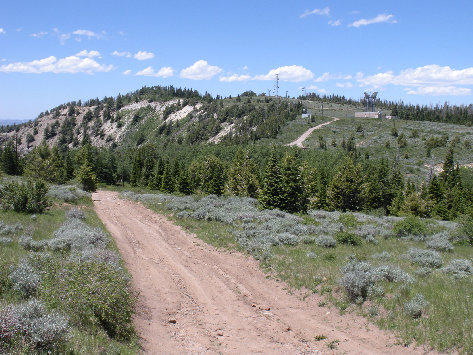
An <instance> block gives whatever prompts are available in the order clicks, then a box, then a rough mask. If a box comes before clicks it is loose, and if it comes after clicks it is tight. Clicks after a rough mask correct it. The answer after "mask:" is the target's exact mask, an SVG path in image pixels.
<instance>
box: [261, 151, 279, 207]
mask: <svg viewBox="0 0 473 355" xmlns="http://www.w3.org/2000/svg"><path fill="white" fill-rule="evenodd" d="M281 190H282V174H281V168H280V166H279V158H278V157H277V156H276V155H275V154H274V153H273V154H272V155H271V157H270V158H269V160H268V163H267V164H266V167H265V170H264V175H263V184H262V188H261V193H260V196H259V201H260V202H261V205H262V206H263V208H268V209H273V208H279V206H281Z"/></svg>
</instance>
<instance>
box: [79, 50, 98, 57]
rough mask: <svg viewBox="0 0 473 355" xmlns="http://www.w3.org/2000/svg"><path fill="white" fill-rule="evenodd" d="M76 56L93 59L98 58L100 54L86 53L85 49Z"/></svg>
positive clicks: (95, 52) (94, 52) (96, 52)
mask: <svg viewBox="0 0 473 355" xmlns="http://www.w3.org/2000/svg"><path fill="white" fill-rule="evenodd" d="M76 56H77V57H87V58H94V57H99V58H100V53H99V52H98V51H87V50H86V49H84V50H83V51H80V52H79V53H77V54H76Z"/></svg>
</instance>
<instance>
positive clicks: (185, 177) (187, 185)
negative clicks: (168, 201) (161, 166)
mask: <svg viewBox="0 0 473 355" xmlns="http://www.w3.org/2000/svg"><path fill="white" fill-rule="evenodd" d="M177 190H178V191H179V192H180V193H182V194H184V195H190V194H191V193H192V184H191V181H190V176H189V171H188V170H187V169H185V168H181V173H180V175H179V178H178V180H177Z"/></svg>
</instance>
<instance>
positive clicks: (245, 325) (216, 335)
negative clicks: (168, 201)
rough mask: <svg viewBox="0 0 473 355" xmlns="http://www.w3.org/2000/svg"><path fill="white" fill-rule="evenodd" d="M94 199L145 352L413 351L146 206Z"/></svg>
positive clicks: (105, 195) (113, 197)
mask: <svg viewBox="0 0 473 355" xmlns="http://www.w3.org/2000/svg"><path fill="white" fill-rule="evenodd" d="M93 200H94V206H95V209H96V211H97V214H98V215H99V217H100V218H101V220H102V221H103V223H104V224H105V226H106V227H107V229H108V230H109V231H110V233H111V234H112V235H113V237H114V238H115V240H116V242H117V245H118V248H119V250H120V253H121V254H122V256H123V259H124V260H125V263H126V266H127V268H128V270H129V272H130V274H131V275H132V278H133V287H134V288H135V290H136V291H137V293H138V294H139V297H138V305H137V313H136V316H135V324H136V327H137V330H138V332H139V334H140V337H141V338H142V345H143V350H144V352H146V353H149V354H218V353H224V354H255V353H264V354H313V353H353V354H402V353H406V354H407V353H409V354H412V353H416V352H417V351H416V350H415V349H412V348H404V347H400V346H396V345H393V343H394V342H395V339H394V338H393V337H391V336H390V335H388V334H387V333H385V332H383V331H380V330H379V329H377V328H376V327H374V326H372V325H370V324H368V322H367V321H366V320H365V319H363V318H359V317H357V316H354V315H350V314H349V315H344V316H340V315H339V313H338V311H337V310H336V309H330V308H328V307H319V306H318V303H319V302H320V300H321V299H320V298H318V296H317V295H311V296H309V297H307V298H306V299H305V300H303V299H302V297H300V295H298V294H297V293H296V294H290V293H289V292H288V291H287V289H286V286H285V284H284V283H281V282H277V281H275V280H272V279H268V278H267V276H266V275H265V274H264V273H263V272H262V271H261V269H260V268H259V265H258V263H257V261H255V260H254V259H252V258H251V257H249V256H246V255H243V254H241V253H238V252H233V253H231V252H227V251H221V250H217V249H215V248H214V247H212V246H209V245H207V244H206V243H204V242H202V241H201V240H200V239H198V238H196V237H195V236H194V235H191V234H188V233H186V232H184V231H183V230H182V229H181V228H180V227H177V226H175V225H174V224H172V223H171V222H170V221H169V220H168V219H166V218H165V217H164V216H161V215H159V214H156V213H154V212H152V211H150V210H149V209H147V208H145V207H143V206H142V205H141V204H137V203H134V202H131V201H126V200H121V199H119V198H118V194H117V193H115V192H106V191H100V192H97V193H95V194H93ZM317 335H325V336H327V339H325V340H321V341H316V340H315V337H316V336H317ZM333 341H339V343H338V345H337V343H336V342H335V343H334V344H335V347H336V350H330V349H329V347H328V345H329V343H330V342H333ZM418 350H419V351H418V352H419V353H421V351H420V349H418Z"/></svg>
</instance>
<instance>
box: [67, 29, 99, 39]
mask: <svg viewBox="0 0 473 355" xmlns="http://www.w3.org/2000/svg"><path fill="white" fill-rule="evenodd" d="M72 34H73V35H76V36H84V37H88V38H97V39H100V38H102V37H103V35H104V33H102V34H99V33H95V32H94V31H90V30H75V31H74V32H72Z"/></svg>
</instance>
